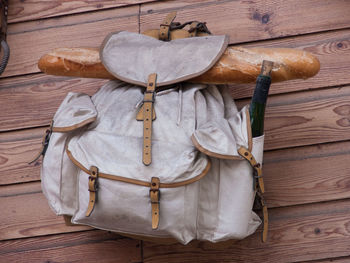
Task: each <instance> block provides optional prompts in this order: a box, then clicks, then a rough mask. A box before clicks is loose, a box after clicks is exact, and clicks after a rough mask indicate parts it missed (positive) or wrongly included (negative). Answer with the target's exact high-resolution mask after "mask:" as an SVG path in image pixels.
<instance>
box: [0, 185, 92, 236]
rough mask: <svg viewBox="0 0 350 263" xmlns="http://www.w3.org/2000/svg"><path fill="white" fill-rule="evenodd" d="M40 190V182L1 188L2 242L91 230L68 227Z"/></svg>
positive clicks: (0, 234)
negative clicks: (52, 209)
mask: <svg viewBox="0 0 350 263" xmlns="http://www.w3.org/2000/svg"><path fill="white" fill-rule="evenodd" d="M8 187H9V188H10V190H9V189H6V188H8ZM39 187H40V183H35V184H33V183H29V184H25V185H24V186H22V185H14V186H0V192H1V195H0V211H1V215H0V217H1V220H0V240H7V239H16V238H25V237H32V236H44V235H48V234H58V233H67V232H74V231H81V230H86V229H90V228H89V227H87V226H66V225H65V224H64V221H63V218H62V217H60V216H56V215H55V214H54V212H52V211H51V209H50V208H49V206H48V202H47V200H46V199H45V197H44V195H43V194H42V193H41V191H40V190H39Z"/></svg>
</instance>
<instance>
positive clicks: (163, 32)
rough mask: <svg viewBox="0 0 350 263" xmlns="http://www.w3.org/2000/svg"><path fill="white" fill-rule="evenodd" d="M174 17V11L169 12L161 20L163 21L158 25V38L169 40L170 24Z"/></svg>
mask: <svg viewBox="0 0 350 263" xmlns="http://www.w3.org/2000/svg"><path fill="white" fill-rule="evenodd" d="M175 17H176V11H174V12H171V13H170V14H168V15H167V16H166V18H165V19H164V20H163V23H162V24H161V25H160V29H159V40H163V41H169V40H170V25H171V23H172V22H173V21H174V19H175Z"/></svg>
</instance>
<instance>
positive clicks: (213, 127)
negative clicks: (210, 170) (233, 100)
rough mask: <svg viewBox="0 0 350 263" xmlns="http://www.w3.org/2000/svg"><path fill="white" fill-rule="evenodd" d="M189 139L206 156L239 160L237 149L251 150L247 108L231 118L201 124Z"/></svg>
mask: <svg viewBox="0 0 350 263" xmlns="http://www.w3.org/2000/svg"><path fill="white" fill-rule="evenodd" d="M191 139H192V142H193V144H194V146H195V147H196V148H197V149H198V150H199V151H201V152H203V153H205V154H206V155H209V156H211V157H215V158H219V159H241V157H240V155H239V153H238V148H240V147H241V146H243V147H245V148H248V149H249V150H251V148H252V138H251V128H250V119H249V111H248V107H245V108H243V109H242V110H241V111H240V112H237V114H236V115H235V116H232V117H231V118H228V119H221V120H217V119H213V120H210V121H208V122H206V123H203V124H202V125H200V126H199V127H198V128H197V129H196V130H195V132H194V133H193V134H192V138H191Z"/></svg>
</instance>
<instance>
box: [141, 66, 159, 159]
mask: <svg viewBox="0 0 350 263" xmlns="http://www.w3.org/2000/svg"><path fill="white" fill-rule="evenodd" d="M156 81H157V74H156V73H152V74H150V75H149V76H148V83H147V89H146V92H145V95H144V99H143V153H142V162H143V164H144V165H150V164H151V163H152V122H153V117H154V116H153V104H154V91H155V88H156Z"/></svg>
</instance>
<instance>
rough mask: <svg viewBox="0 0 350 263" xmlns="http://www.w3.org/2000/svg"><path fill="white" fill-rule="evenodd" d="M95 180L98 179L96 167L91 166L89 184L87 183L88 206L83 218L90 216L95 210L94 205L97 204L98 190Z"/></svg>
mask: <svg viewBox="0 0 350 263" xmlns="http://www.w3.org/2000/svg"><path fill="white" fill-rule="evenodd" d="M97 179H98V168H97V167H96V166H91V168H90V176H89V183H88V190H89V205H88V208H87V210H86V214H85V216H90V215H91V213H92V211H93V210H94V208H95V203H96V202H97V190H98V183H97Z"/></svg>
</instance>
